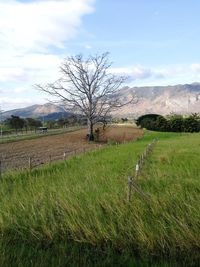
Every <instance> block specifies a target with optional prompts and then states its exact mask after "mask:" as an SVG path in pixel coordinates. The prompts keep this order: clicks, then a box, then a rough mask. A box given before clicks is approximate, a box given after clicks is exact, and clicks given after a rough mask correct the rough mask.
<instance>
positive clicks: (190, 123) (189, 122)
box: [183, 115, 200, 133]
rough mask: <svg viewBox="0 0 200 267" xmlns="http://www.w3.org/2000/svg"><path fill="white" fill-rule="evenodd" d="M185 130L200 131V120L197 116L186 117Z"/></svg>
mask: <svg viewBox="0 0 200 267" xmlns="http://www.w3.org/2000/svg"><path fill="white" fill-rule="evenodd" d="M183 128H184V131H185V132H190V133H194V132H199V131H200V121H199V120H198V117H197V116H193V115H191V116H189V117H188V118H185V119H184V125H183Z"/></svg>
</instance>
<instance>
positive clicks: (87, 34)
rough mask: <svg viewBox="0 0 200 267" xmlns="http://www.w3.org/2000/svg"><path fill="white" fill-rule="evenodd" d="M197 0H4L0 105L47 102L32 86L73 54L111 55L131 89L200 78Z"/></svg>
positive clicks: (0, 1)
mask: <svg viewBox="0 0 200 267" xmlns="http://www.w3.org/2000/svg"><path fill="white" fill-rule="evenodd" d="M199 14H200V1H198V0H191V1H188V0H96V1H95V0H34V1H32V0H23V1H22V0H21V1H20V0H0V58H1V60H0V108H1V109H3V110H8V109H14V108H18V107H25V106H28V105H31V104H35V103H45V102H46V99H45V95H42V94H41V93H39V92H37V91H36V90H35V89H34V88H33V84H35V83H46V82H51V81H54V80H56V79H57V78H58V77H59V72H58V67H59V65H60V64H61V62H62V61H63V58H65V57H67V56H68V55H71V54H78V53H83V54H84V55H86V56H87V55H88V54H93V53H94V54H95V53H102V52H105V51H108V52H110V60H111V61H112V62H113V66H112V70H111V71H112V72H114V73H120V74H121V73H122V74H127V75H129V76H130V77H131V79H130V80H131V82H130V83H129V84H128V85H129V86H147V85H173V84H184V83H192V82H200V52H199V50H200V48H199V43H200V27H199V26H200V16H199Z"/></svg>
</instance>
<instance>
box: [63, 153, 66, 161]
mask: <svg viewBox="0 0 200 267" xmlns="http://www.w3.org/2000/svg"><path fill="white" fill-rule="evenodd" d="M63 159H64V160H65V159H66V152H64V153H63Z"/></svg>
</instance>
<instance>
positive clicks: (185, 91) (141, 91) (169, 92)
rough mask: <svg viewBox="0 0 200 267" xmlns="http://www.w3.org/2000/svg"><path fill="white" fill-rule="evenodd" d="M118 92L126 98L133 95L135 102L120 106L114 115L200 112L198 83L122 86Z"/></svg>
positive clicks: (199, 84) (135, 115) (199, 86)
mask: <svg viewBox="0 0 200 267" xmlns="http://www.w3.org/2000/svg"><path fill="white" fill-rule="evenodd" d="M120 94H121V95H122V97H124V99H126V100H128V99H130V98H131V95H134V96H135V99H137V103H135V104H129V105H127V106H125V107H123V108H121V110H120V111H118V112H115V115H116V116H117V115H118V116H134V117H137V116H138V115H141V114H146V113H158V114H163V115H167V114H170V113H178V114H188V113H195V112H196V113H200V83H193V84H185V85H175V86H153V87H133V88H130V87H124V88H122V89H121V92H120Z"/></svg>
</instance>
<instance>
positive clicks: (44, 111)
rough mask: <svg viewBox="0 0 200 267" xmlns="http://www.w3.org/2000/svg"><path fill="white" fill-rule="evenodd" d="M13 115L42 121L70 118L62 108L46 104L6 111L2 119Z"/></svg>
mask: <svg viewBox="0 0 200 267" xmlns="http://www.w3.org/2000/svg"><path fill="white" fill-rule="evenodd" d="M11 115H15V116H20V117H22V118H39V119H41V120H43V119H44V120H45V121H46V120H56V119H59V118H63V116H64V117H66V116H68V115H69V113H68V112H66V111H65V110H64V109H63V108H62V107H59V106H57V105H54V104H49V103H46V104H44V105H33V106H29V107H26V108H20V109H13V110H9V111H6V112H4V113H3V114H2V117H3V118H4V119H5V118H8V117H10V116H11Z"/></svg>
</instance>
